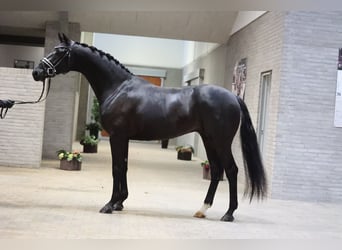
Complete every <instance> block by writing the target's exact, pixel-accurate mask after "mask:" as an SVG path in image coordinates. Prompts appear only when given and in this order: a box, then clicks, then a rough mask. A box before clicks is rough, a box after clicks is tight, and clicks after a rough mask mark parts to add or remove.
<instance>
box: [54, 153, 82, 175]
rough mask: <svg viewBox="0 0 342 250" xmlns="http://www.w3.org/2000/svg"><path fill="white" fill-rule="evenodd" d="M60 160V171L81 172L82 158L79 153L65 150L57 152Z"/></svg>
mask: <svg viewBox="0 0 342 250" xmlns="http://www.w3.org/2000/svg"><path fill="white" fill-rule="evenodd" d="M57 156H58V158H59V160H60V166H59V167H60V169H63V170H81V166H82V156H81V154H80V153H79V152H77V151H73V152H69V151H66V150H64V149H61V150H58V151H57Z"/></svg>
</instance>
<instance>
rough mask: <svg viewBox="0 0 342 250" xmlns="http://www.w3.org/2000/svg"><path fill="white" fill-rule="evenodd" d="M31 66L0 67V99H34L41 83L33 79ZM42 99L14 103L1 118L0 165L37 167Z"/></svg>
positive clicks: (43, 110)
mask: <svg viewBox="0 0 342 250" xmlns="http://www.w3.org/2000/svg"><path fill="white" fill-rule="evenodd" d="M31 72H32V70H28V69H14V68H0V99H14V100H25V101H31V100H32V101H34V100H37V98H38V97H39V95H40V93H41V90H42V85H41V84H40V83H37V82H35V81H34V80H33V78H32V74H31ZM44 112H45V102H42V103H39V104H34V105H30V104H27V105H15V106H14V107H13V108H12V109H10V110H9V111H8V113H7V116H6V118H5V119H4V120H0V165H1V166H21V167H40V163H41V158H42V138H43V130H44Z"/></svg>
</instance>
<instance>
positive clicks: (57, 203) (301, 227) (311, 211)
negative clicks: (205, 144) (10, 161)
mask: <svg viewBox="0 0 342 250" xmlns="http://www.w3.org/2000/svg"><path fill="white" fill-rule="evenodd" d="M74 148H75V149H81V146H80V145H79V144H75V146H74ZM83 156H84V161H83V165H82V170H81V171H77V172H70V171H64V170H60V169H58V167H59V161H57V160H50V161H43V164H42V167H41V168H40V169H27V168H10V167H2V166H0V237H1V238H12V239H13V238H14V239H16V238H88V239H93V238H116V239H118V238H119V239H121V238H122V239H125V238H138V239H139V238H145V239H188V238H190V239H211V238H215V239H232V238H243V239H245V238H286V239H302V238H304V239H305V238H315V239H316V238H323V239H324V238H328V239H330V238H342V217H341V216H340V213H341V211H342V204H329V203H309V202H298V201H283V200H274V199H267V200H266V201H264V202H252V203H251V204H250V203H249V201H248V199H243V198H242V195H240V199H239V200H240V204H239V208H238V210H237V211H236V213H235V221H234V222H233V223H229V222H221V221H219V219H220V218H221V216H222V215H223V214H224V213H225V211H226V209H227V206H228V202H227V200H228V186H227V182H226V181H223V182H221V183H220V185H219V188H218V191H217V195H216V198H215V203H214V205H213V207H212V208H210V209H209V210H208V213H207V218H205V219H198V218H194V217H192V215H193V214H194V213H195V212H196V211H197V210H198V209H199V208H200V207H201V205H202V201H203V199H204V196H205V194H206V191H207V187H208V184H209V182H208V181H206V180H203V179H202V172H201V171H202V170H201V168H200V161H199V160H198V159H193V160H192V161H191V162H187V161H179V160H176V151H175V150H174V147H172V148H169V149H167V150H162V149H160V146H159V145H157V144H143V143H131V144H130V154H129V172H128V184H129V192H130V194H129V197H128V199H127V201H126V202H125V209H124V211H122V212H115V213H113V214H109V215H108V214H100V213H99V212H98V211H99V209H100V208H101V207H102V206H103V205H104V204H105V203H106V202H107V201H108V200H109V198H110V195H111V189H112V177H111V167H110V163H111V159H110V151H109V146H108V142H107V141H102V142H101V143H100V145H99V153H98V154H83ZM239 188H240V191H241V192H243V187H239Z"/></svg>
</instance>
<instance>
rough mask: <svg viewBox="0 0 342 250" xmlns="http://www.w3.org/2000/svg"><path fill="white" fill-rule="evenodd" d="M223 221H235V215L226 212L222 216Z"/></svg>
mask: <svg viewBox="0 0 342 250" xmlns="http://www.w3.org/2000/svg"><path fill="white" fill-rule="evenodd" d="M221 221H229V222H232V221H234V217H233V215H230V214H225V215H223V217H222V218H221Z"/></svg>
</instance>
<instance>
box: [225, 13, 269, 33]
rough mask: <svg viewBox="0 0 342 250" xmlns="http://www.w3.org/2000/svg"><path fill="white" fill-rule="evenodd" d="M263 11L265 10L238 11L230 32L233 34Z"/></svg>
mask: <svg viewBox="0 0 342 250" xmlns="http://www.w3.org/2000/svg"><path fill="white" fill-rule="evenodd" d="M265 13H266V11H239V13H238V15H237V17H236V20H235V23H234V25H233V28H232V31H231V32H230V34H231V35H232V34H234V33H235V32H237V31H239V30H240V29H242V28H243V27H245V26H247V25H248V24H249V23H251V22H253V21H254V20H255V19H257V18H258V17H260V16H261V15H263V14H265Z"/></svg>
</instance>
